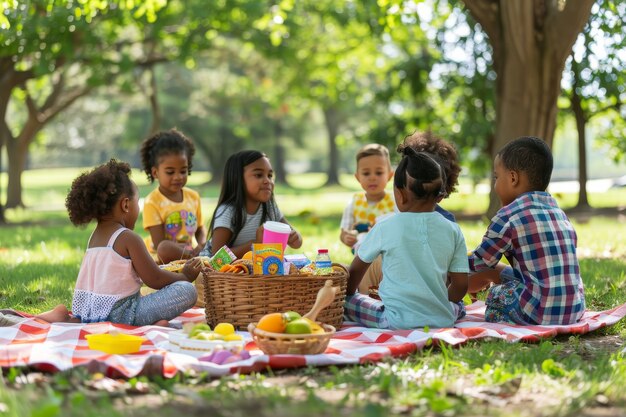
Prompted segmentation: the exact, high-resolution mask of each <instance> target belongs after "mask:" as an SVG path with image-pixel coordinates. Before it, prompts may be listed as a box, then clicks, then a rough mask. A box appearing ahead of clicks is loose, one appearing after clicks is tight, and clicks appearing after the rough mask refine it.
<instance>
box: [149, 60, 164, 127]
mask: <svg viewBox="0 0 626 417" xmlns="http://www.w3.org/2000/svg"><path fill="white" fill-rule="evenodd" d="M148 76H149V77H150V88H149V93H148V99H149V101H150V109H151V110H152V125H151V126H150V133H149V135H148V136H152V135H154V134H155V133H157V132H158V131H159V128H160V126H161V119H162V114H161V106H160V105H159V87H158V84H157V76H156V73H155V71H154V67H150V69H149V70H148Z"/></svg>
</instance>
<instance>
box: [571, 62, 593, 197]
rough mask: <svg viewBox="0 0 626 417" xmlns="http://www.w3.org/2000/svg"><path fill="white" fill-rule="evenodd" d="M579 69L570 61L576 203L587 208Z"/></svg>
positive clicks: (585, 119)
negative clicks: (575, 147)
mask: <svg viewBox="0 0 626 417" xmlns="http://www.w3.org/2000/svg"><path fill="white" fill-rule="evenodd" d="M579 70H580V68H578V65H577V64H576V63H575V61H574V62H572V73H573V74H572V75H573V79H574V82H573V83H572V84H573V85H572V97H571V102H572V112H573V113H574V118H575V119H576V130H577V131H578V184H579V189H578V203H577V204H576V208H577V209H589V208H590V206H589V200H588V197H587V179H588V178H587V146H586V144H587V134H586V132H585V127H586V126H587V117H586V116H585V111H584V110H583V107H582V104H581V98H580V95H579V94H578V90H577V89H578V84H579V74H580V73H579Z"/></svg>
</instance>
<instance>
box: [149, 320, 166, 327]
mask: <svg viewBox="0 0 626 417" xmlns="http://www.w3.org/2000/svg"><path fill="white" fill-rule="evenodd" d="M153 326H161V327H170V322H169V321H167V320H159V321H157V322H155V323H154V324H153Z"/></svg>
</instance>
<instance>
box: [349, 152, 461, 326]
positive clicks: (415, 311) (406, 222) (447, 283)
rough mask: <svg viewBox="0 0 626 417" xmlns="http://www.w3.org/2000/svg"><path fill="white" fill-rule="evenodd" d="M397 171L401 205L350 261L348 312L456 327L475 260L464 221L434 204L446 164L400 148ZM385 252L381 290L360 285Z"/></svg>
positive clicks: (363, 320)
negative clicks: (372, 293)
mask: <svg viewBox="0 0 626 417" xmlns="http://www.w3.org/2000/svg"><path fill="white" fill-rule="evenodd" d="M402 155H403V156H402V160H401V161H400V164H399V165H398V167H397V168H396V172H395V176H394V190H393V191H394V196H395V200H396V205H397V206H398V210H399V211H400V212H399V213H398V214H396V215H395V216H391V217H389V218H387V219H385V220H383V221H381V222H379V223H377V224H376V225H375V226H374V227H373V228H372V230H371V231H370V232H369V233H368V234H367V236H366V237H365V239H364V240H363V242H362V244H361V246H360V247H359V249H358V250H357V253H356V256H355V258H354V260H353V261H352V264H351V265H350V278H349V280H348V288H347V295H348V296H347V298H346V303H345V306H344V307H345V316H346V319H347V320H350V321H355V322H358V323H359V324H361V325H363V326H366V327H375V328H388V329H412V328H418V327H424V326H429V327H450V326H452V325H453V324H454V322H455V321H456V320H457V319H459V318H461V317H463V316H464V315H465V307H464V306H463V301H462V299H463V296H464V295H465V293H466V292H467V283H468V272H469V265H468V262H467V248H466V246H465V239H464V237H463V234H462V233H461V229H460V228H459V226H458V225H457V224H456V223H453V222H451V221H448V220H446V219H445V218H444V217H443V216H441V215H440V214H439V213H437V212H436V211H435V207H436V205H437V203H438V202H439V201H441V199H442V198H443V197H444V196H445V195H446V184H447V183H446V176H445V172H444V169H443V168H442V167H441V166H440V164H439V163H438V162H437V161H436V160H435V159H434V158H433V157H432V156H430V155H429V154H427V153H425V152H416V151H415V150H414V149H413V148H411V147H406V148H404V149H402ZM379 255H381V256H382V271H383V275H384V277H385V278H384V279H383V280H382V281H381V284H380V288H379V296H380V298H381V300H375V299H373V298H370V297H368V296H367V295H363V294H360V293H358V292H356V290H357V287H358V286H359V283H360V281H361V279H362V278H363V275H364V274H365V272H366V270H367V268H368V267H369V265H370V264H371V263H372V261H374V259H376V257H377V256H379Z"/></svg>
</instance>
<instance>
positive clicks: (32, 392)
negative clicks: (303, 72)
mask: <svg viewBox="0 0 626 417" xmlns="http://www.w3.org/2000/svg"><path fill="white" fill-rule="evenodd" d="M75 175H76V170H58V171H56V170H55V171H46V173H39V172H30V171H29V172H27V173H26V175H25V177H24V186H25V195H24V199H25V202H26V203H27V204H28V205H29V206H31V207H32V208H33V209H29V210H9V211H8V212H7V217H8V219H9V220H10V221H11V222H12V224H10V225H8V226H6V227H0V300H1V301H0V307H4V308H6V307H11V308H16V309H20V310H24V311H28V312H31V313H37V312H40V311H43V310H46V309H48V308H50V307H52V306H54V305H56V304H58V303H64V304H69V303H70V302H71V297H72V290H73V285H74V280H75V279H76V274H77V272H78V268H79V265H80V261H81V259H82V256H83V252H84V250H85V245H86V241H87V239H88V236H89V234H90V232H91V227H89V228H86V229H77V228H75V227H73V226H72V225H71V224H70V223H69V221H68V220H67V216H66V214H65V212H64V210H63V200H64V197H65V193H66V192H67V189H68V187H69V183H70V182H71V179H72V178H73V177H74V176H75ZM134 178H135V180H137V181H138V182H139V183H140V186H141V193H142V195H145V194H147V192H148V191H149V190H150V189H151V188H152V187H151V186H149V185H147V184H146V183H145V181H143V176H142V175H141V174H140V173H136V174H135V176H134ZM208 178H209V176H208V175H207V174H204V173H200V172H199V173H194V174H193V176H192V180H193V181H191V182H190V185H191V186H192V187H194V188H198V189H200V191H201V192H202V195H203V196H204V197H207V198H206V200H205V201H204V206H203V209H204V210H205V213H206V214H207V220H208V217H209V216H210V214H211V213H212V210H213V208H214V206H213V205H214V202H215V197H216V196H217V193H218V189H217V188H216V187H212V186H206V185H204V184H205V183H206V181H207V180H208ZM344 180H345V181H344ZM290 181H291V183H292V184H294V185H296V186H297V188H286V187H278V188H277V200H278V203H279V205H280V207H281V209H282V210H283V211H284V212H285V214H286V216H287V218H288V219H289V220H290V222H292V224H293V225H294V226H295V227H296V228H298V229H299V230H300V231H301V232H302V234H303V236H304V245H303V248H302V252H304V253H306V254H309V255H311V254H313V253H314V251H315V250H316V249H317V248H319V247H327V248H329V249H330V253H331V255H332V257H333V260H335V261H339V262H344V263H349V262H350V260H351V255H350V252H349V250H348V249H347V248H346V247H344V246H342V245H341V244H340V243H339V240H338V224H339V219H340V216H341V211H342V209H343V206H344V204H345V203H346V201H347V199H348V198H349V196H350V193H351V192H352V191H353V190H355V189H357V184H356V183H355V182H354V181H353V179H351V177H350V176H346V177H344V179H342V183H344V185H345V187H334V188H332V189H322V188H320V186H321V184H322V183H323V181H324V178H323V176H320V175H317V176H315V175H309V176H298V177H294V178H290ZM4 189H5V186H4V185H3V190H4ZM625 197H626V190H624V189H621V190H611V191H610V192H607V193H603V194H602V195H595V194H592V195H591V197H590V199H591V202H592V204H596V205H598V206H604V207H609V206H611V205H613V206H617V205H619V204H622V205H624V202H625V201H626V198H625ZM559 199H560V200H562V201H563V204H564V205H565V206H566V207H567V206H568V204H569V206H570V207H571V205H573V201H575V196H572V195H563V196H559ZM568 202H570V203H568ZM486 204H487V202H486V198H485V196H484V195H480V194H475V193H471V192H469V191H468V192H463V193H457V194H455V195H453V196H452V197H451V198H450V199H448V200H446V201H445V203H444V206H445V207H447V208H449V209H450V210H452V211H454V212H455V213H456V214H457V215H459V214H464V213H469V214H475V213H479V212H481V210H484V207H486ZM140 224H141V223H140V221H139V222H138V225H140ZM574 224H575V226H576V229H577V233H578V246H579V254H580V257H581V260H580V268H581V273H582V276H583V278H584V281H585V285H586V295H587V303H588V307H589V308H590V309H593V310H600V309H606V308H609V307H612V306H615V305H617V304H621V303H625V302H626V291H625V289H626V272H625V271H626V261H625V259H626V233H625V232H626V224H625V223H624V219H620V218H617V217H610V218H609V217H596V218H592V219H590V220H586V219H585V220H578V219H576V218H574ZM460 225H461V228H462V230H463V232H464V234H465V237H466V240H467V243H468V247H469V248H471V247H473V246H474V245H476V244H477V243H478V242H479V241H480V238H481V236H482V233H483V232H484V228H485V224H484V223H482V222H480V221H460ZM138 232H140V233H141V231H140V230H138ZM625 336H626V332H625V325H624V322H619V323H618V324H617V325H615V326H613V327H611V328H608V329H603V330H600V331H596V332H594V333H593V334H588V335H584V336H580V337H578V336H572V337H559V338H557V339H555V340H550V341H545V342H543V343H540V344H507V343H504V342H501V341H481V342H472V343H468V344H466V345H464V346H462V347H460V348H458V349H451V348H446V347H445V346H443V347H440V348H434V349H426V350H425V351H423V352H419V353H416V354H415V355H411V356H410V357H407V358H402V359H396V360H388V361H384V362H382V363H378V364H373V365H363V366H345V367H339V368H336V367H328V368H304V369H298V370H293V371H281V372H278V373H273V372H271V371H268V372H264V373H260V374H253V375H247V376H232V377H226V378H221V379H215V380H211V379H206V378H204V377H203V376H201V375H194V374H187V375H179V376H178V377H176V378H174V379H172V380H163V379H161V378H150V379H147V378H143V377H141V378H134V379H131V380H130V381H116V380H108V379H106V378H103V377H102V376H101V375H90V374H88V373H86V372H85V371H84V370H74V371H71V372H63V373H57V374H54V375H39V376H34V375H33V374H30V376H28V377H26V375H27V374H25V373H24V371H25V370H21V369H14V370H5V372H4V375H3V378H2V380H1V381H0V416H4V415H7V416H24V415H37V416H61V415H63V416H66V415H69V416H73V415H76V416H79V415H80V416H85V415H93V416H110V415H134V416H148V415H154V414H155V413H157V414H158V415H172V416H173V415H194V416H195V415H198V416H200V415H206V414H207V413H212V414H215V415H235V416H239V415H241V416H244V415H258V416H270V415H271V416H275V417H280V416H292V415H301V416H309V415H310V416H314V415H331V416H332V415H337V416H338V415H348V416H377V415H381V416H382V415H453V414H454V415H467V416H478V415H488V416H490V415H498V416H500V415H502V416H504V415H514V416H516V415H519V416H527V415H528V416H530V415H546V416H547V415H561V416H566V415H575V414H577V413H579V412H580V411H581V410H583V409H584V410H585V411H586V412H588V414H587V415H622V414H624V412H625V411H626V395H624V394H623V390H622V387H623V386H624V384H625V383H626V362H625V361H624V359H623V357H622V356H621V355H619V354H617V353H616V352H618V351H619V350H621V347H620V346H621V344H623V340H624V337H625ZM110 396H112V399H110V398H109V397H110ZM598 407H600V408H601V411H602V412H605V414H597V413H596V414H593V413H592V412H593V411H594V410H597V409H598ZM607 410H608V411H607ZM598 413H599V411H598Z"/></svg>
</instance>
